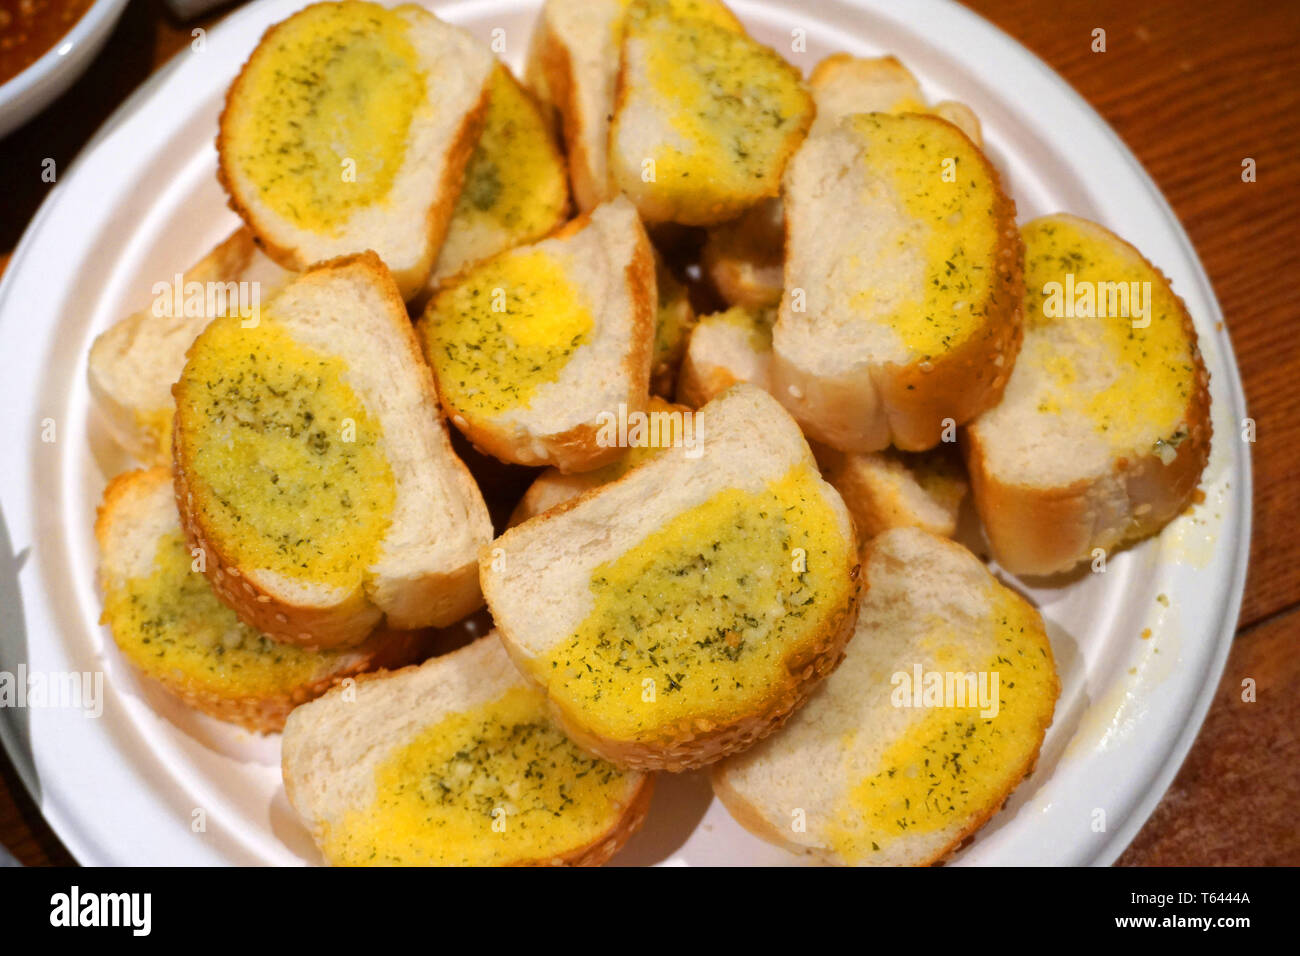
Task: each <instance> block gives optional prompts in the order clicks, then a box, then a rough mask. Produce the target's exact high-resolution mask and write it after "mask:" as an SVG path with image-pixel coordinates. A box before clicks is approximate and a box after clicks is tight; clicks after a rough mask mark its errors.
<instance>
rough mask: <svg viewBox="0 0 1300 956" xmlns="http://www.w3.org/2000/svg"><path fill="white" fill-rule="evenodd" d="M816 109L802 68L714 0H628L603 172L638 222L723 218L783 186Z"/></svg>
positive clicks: (714, 221)
mask: <svg viewBox="0 0 1300 956" xmlns="http://www.w3.org/2000/svg"><path fill="white" fill-rule="evenodd" d="M688 8H689V9H688ZM813 113H814V107H813V102H812V98H811V97H810V96H809V94H808V91H807V90H806V89H805V88H804V85H803V79H802V77H801V76H800V74H799V71H798V70H797V69H796V68H795V67H794V66H792V65H790V64H789V63H787V62H786V61H785V60H784V59H782V58H781V56H780V55H779V54H778V53H776V52H775V51H774V50H771V49H769V48H767V47H765V46H762V45H760V44H759V43H757V42H756V41H755V40H753V39H752V38H750V37H749V36H748V35H747V34H746V33H745V32H744V29H743V28H742V27H741V26H740V24H739V22H737V21H736V20H735V18H734V16H732V15H731V14H730V12H729V11H727V9H726V8H725V7H723V6H722V4H720V3H710V2H704V0H700V2H696V3H692V4H673V3H671V2H668V0H633V3H632V4H631V6H630V7H629V9H628V14H627V21H626V24H625V28H624V35H623V53H622V61H621V66H620V70H619V78H618V92H617V94H616V99H615V106H614V119H613V121H612V122H611V124H610V130H609V173H610V177H611V179H612V181H613V182H614V184H615V185H616V186H617V187H618V188H619V189H621V190H622V191H623V192H624V193H626V194H627V195H628V196H629V197H631V199H632V201H633V202H634V203H636V207H637V210H638V211H639V212H640V213H641V216H642V218H644V219H645V220H646V221H647V222H677V223H683V224H686V225H692V226H709V225H715V224H717V223H720V222H726V221H727V220H729V219H734V218H735V217H736V216H738V215H739V214H740V213H742V212H744V211H745V210H746V209H748V208H749V207H750V206H753V205H754V204H755V203H757V202H759V201H760V200H763V199H765V198H767V197H769V196H775V195H777V194H778V193H779V192H780V189H781V171H782V170H783V169H784V168H785V164H786V162H787V161H788V160H789V158H790V156H791V155H792V154H793V153H794V151H795V149H796V148H797V147H798V145H799V142H800V141H801V140H802V139H803V137H804V134H805V133H807V131H808V127H809V126H810V125H811V123H812V120H813Z"/></svg>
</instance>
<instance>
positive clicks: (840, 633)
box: [480, 495, 861, 773]
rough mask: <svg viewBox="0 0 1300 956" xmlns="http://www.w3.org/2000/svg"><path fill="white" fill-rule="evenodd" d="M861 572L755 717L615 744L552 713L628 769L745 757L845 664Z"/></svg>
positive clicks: (585, 743)
mask: <svg viewBox="0 0 1300 956" xmlns="http://www.w3.org/2000/svg"><path fill="white" fill-rule="evenodd" d="M584 497H585V495H580V496H578V497H577V498H573V499H570V500H569V501H566V502H564V503H563V504H560V505H557V506H556V507H555V508H553V509H551V510H550V511H548V512H547V518H550V517H554V516H556V515H559V514H563V513H564V512H566V511H568V510H569V509H570V508H572V507H574V506H576V505H577V504H578V503H579V502H580V501H581V500H582V499H583V498H584ZM542 520H546V518H543V519H542ZM480 560H481V561H482V560H490V552H486V551H485V557H483V558H481V559H480ZM860 573H861V566H860V565H858V564H855V565H854V566H853V568H852V569H851V570H850V571H849V572H848V574H849V580H850V584H851V588H850V594H849V600H848V601H847V603H846V604H845V605H844V606H843V607H841V608H838V609H837V610H836V611H835V612H834V613H833V615H832V616H831V617H830V618H829V620H828V621H827V622H826V626H825V627H824V628H823V629H822V630H821V632H819V633H818V634H816V635H814V636H812V637H811V638H810V639H809V641H808V643H807V644H805V646H803V647H800V648H798V649H796V650H795V651H793V652H792V653H791V654H790V655H789V656H788V657H787V658H786V662H785V663H786V678H785V680H784V681H782V682H781V684H780V685H779V686H777V687H774V688H773V689H772V691H771V693H770V694H769V695H768V697H767V698H766V699H765V700H764V701H763V702H762V704H760V705H759V706H758V707H757V708H756V709H755V710H754V711H753V712H752V713H749V714H745V715H743V716H741V717H738V718H736V719H735V720H730V721H726V722H723V723H716V724H715V723H712V722H710V721H707V720H704V719H700V718H696V719H689V720H683V721H681V722H679V723H677V724H672V725H667V726H663V727H659V728H656V729H655V730H654V732H653V735H650V736H647V737H643V738H642V739H640V740H635V741H630V740H615V739H612V738H608V737H604V736H602V735H600V734H597V733H595V732H593V731H591V730H588V729H587V728H586V727H584V726H583V725H582V723H581V721H580V720H579V719H577V718H576V717H574V716H572V715H570V714H569V713H567V712H566V711H565V710H564V709H563V708H562V707H561V706H560V705H559V704H557V703H556V702H555V701H554V700H553V699H551V698H550V697H549V696H548V698H547V701H548V704H549V706H550V711H551V714H552V716H553V717H554V718H555V720H556V721H557V722H558V723H559V725H560V726H561V727H563V728H564V732H565V733H566V734H568V736H569V737H570V738H572V739H573V741H574V742H575V743H576V744H578V745H579V746H580V747H582V748H584V749H585V750H589V751H591V752H592V753H594V754H596V755H597V756H599V757H603V758H604V759H605V760H608V761H609V762H610V763H612V764H614V765H615V766H618V767H622V768H624V769H627V770H643V771H653V770H667V771H670V772H673V773H678V772H680V771H683V770H694V769H696V768H698V767H705V766H708V765H709V764H711V763H715V762H717V761H718V760H721V759H722V758H723V757H726V756H729V755H730V754H734V753H740V752H741V751H742V750H746V749H747V748H749V747H750V746H752V745H753V744H755V743H756V742H758V741H759V740H762V739H763V738H764V737H766V736H768V735H769V734H771V733H773V732H775V731H776V730H779V729H780V728H781V726H782V725H783V724H784V723H785V722H786V721H787V720H788V719H789V718H790V715H791V714H793V713H794V712H795V711H796V710H798V709H799V708H800V707H801V706H802V705H803V703H804V702H805V701H806V700H807V699H808V696H809V695H810V694H811V693H812V692H813V690H814V689H815V688H816V686H817V684H818V683H819V682H820V681H822V680H823V679H824V678H825V677H827V676H828V675H829V674H830V673H831V672H832V671H833V670H835V668H836V667H838V666H839V663H840V661H841V660H843V659H844V647H845V645H846V644H847V643H848V641H849V639H850V638H851V637H852V636H853V630H854V627H855V625H856V624H857V619H858V600H859V597H860V594H861V589H860V584H859V577H860ZM497 631H498V632H499V633H500V635H501V640H502V643H503V644H504V645H505V648H506V651H507V652H508V653H509V654H510V656H511V658H512V659H513V660H514V661H515V663H516V664H517V665H518V666H519V669H520V670H521V671H523V673H525V674H529V675H531V671H530V670H529V669H528V667H527V657H526V655H524V654H523V652H522V651H521V650H520V649H519V646H518V644H517V643H516V641H515V640H514V638H513V637H512V635H511V634H510V632H509V630H508V629H507V627H506V626H505V625H504V624H503V623H502V622H500V621H498V622H497Z"/></svg>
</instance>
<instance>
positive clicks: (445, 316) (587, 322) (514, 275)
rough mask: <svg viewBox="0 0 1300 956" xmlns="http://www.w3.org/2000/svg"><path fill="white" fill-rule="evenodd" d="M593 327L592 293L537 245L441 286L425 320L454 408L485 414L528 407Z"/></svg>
mask: <svg viewBox="0 0 1300 956" xmlns="http://www.w3.org/2000/svg"><path fill="white" fill-rule="evenodd" d="M594 326H595V319H594V317H593V315H592V310H591V306H590V303H589V301H588V298H587V294H586V292H585V291H584V290H583V289H582V288H581V287H580V286H578V285H577V284H576V283H575V282H573V281H572V280H571V279H570V278H569V275H568V273H567V271H566V270H565V268H564V265H563V263H562V262H561V261H557V259H556V257H555V256H554V255H548V254H547V253H545V252H540V251H537V250H524V251H520V252H515V253H508V254H506V255H504V256H499V257H497V258H495V259H490V260H488V261H487V262H485V263H482V264H481V265H479V266H476V267H474V268H472V269H470V270H469V271H468V272H467V273H465V274H464V275H463V276H462V277H461V278H460V280H459V281H458V282H457V283H456V284H455V285H452V286H450V287H447V288H445V289H443V290H442V291H440V292H439V293H438V295H437V297H435V298H434V300H433V302H432V303H431V304H430V306H429V312H428V314H427V315H426V317H425V321H424V323H423V328H424V336H425V352H426V354H427V355H428V357H429V362H430V364H432V365H433V368H434V371H435V372H437V375H438V388H439V390H440V391H441V392H442V394H443V396H444V398H445V399H446V400H447V403H448V404H449V405H451V407H452V408H453V409H454V410H455V411H456V412H459V413H461V414H465V415H480V416H492V415H496V414H498V413H500V412H503V411H506V410H507V409H510V408H515V407H519V406H527V405H528V403H529V401H530V400H531V399H532V396H533V393H534V392H536V390H537V388H538V387H539V386H541V385H544V384H546V383H548V382H553V381H555V380H556V379H557V378H559V376H560V373H561V372H562V371H563V370H564V367H565V365H567V364H568V363H569V361H570V359H571V358H572V357H573V353H574V352H575V351H576V350H577V349H578V348H579V347H580V346H582V345H583V343H585V342H586V341H587V340H588V339H589V337H590V336H591V333H592V329H593V328H594Z"/></svg>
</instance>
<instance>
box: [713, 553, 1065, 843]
mask: <svg viewBox="0 0 1300 956" xmlns="http://www.w3.org/2000/svg"><path fill="white" fill-rule="evenodd" d="M863 571H864V573H865V578H866V591H865V593H864V595H863V598H862V610H861V612H860V614H859V616H858V624H857V633H856V635H855V637H854V639H853V640H852V641H850V642H849V646H848V651H847V653H846V654H845V657H844V663H843V664H842V665H841V666H840V668H839V670H837V671H836V672H835V673H834V674H832V675H831V676H830V677H829V678H828V679H827V681H826V684H825V686H824V687H823V688H822V689H821V690H820V691H819V692H818V693H817V694H816V695H815V696H814V697H813V699H812V700H810V701H809V702H808V705H807V706H806V707H804V708H803V709H802V710H801V711H799V712H798V713H797V714H795V715H794V718H793V719H791V721H790V722H789V724H787V725H786V727H785V729H784V730H783V731H782V732H781V733H779V734H776V735H774V736H772V737H770V738H769V739H767V740H765V741H763V742H762V743H760V744H759V745H758V746H756V747H754V748H753V749H752V750H749V751H747V752H745V753H743V754H741V755H740V756H738V757H732V758H730V759H728V760H725V761H723V762H722V763H720V764H718V765H717V766H716V767H714V770H713V790H714V793H716V794H717V796H718V798H719V799H720V800H721V801H722V802H723V804H724V805H725V806H726V807H727V809H728V810H729V811H730V812H731V815H732V816H733V817H735V819H736V821H737V822H738V823H740V824H741V825H742V826H744V827H745V828H746V829H748V830H749V831H750V832H752V833H754V834H755V835H757V836H759V837H762V838H763V839H764V840H768V841H770V842H772V843H776V844H778V845H780V846H784V847H787V848H788V849H791V850H794V851H796V852H803V853H809V854H813V855H815V856H816V857H817V858H818V859H820V860H822V861H824V862H828V863H837V864H849V865H867V866H871V865H883V866H888V865H894V866H907V865H925V864H930V863H935V862H937V861H939V860H942V859H943V858H944V857H945V856H947V855H948V854H949V853H951V852H952V851H953V850H954V849H955V848H956V847H957V846H958V845H959V844H960V843H961V841H962V840H963V839H964V838H965V837H966V836H968V835H969V834H971V833H974V832H975V831H976V830H977V829H979V828H980V827H981V826H982V825H983V824H984V822H985V821H986V820H988V819H989V817H991V816H992V815H993V814H994V813H996V812H997V810H998V808H999V807H1001V806H1002V804H1003V802H1004V801H1005V800H1006V798H1007V795H1008V794H1009V793H1011V791H1012V790H1014V789H1015V787H1016V785H1017V784H1019V783H1020V781H1021V780H1022V779H1023V778H1024V777H1025V776H1026V775H1027V774H1028V773H1029V772H1030V771H1031V770H1032V769H1033V767H1034V763H1035V761H1036V760H1037V758H1038V751H1039V747H1040V746H1041V744H1042V741H1043V735H1044V733H1045V732H1046V730H1047V727H1048V725H1049V724H1050V723H1051V722H1052V714H1053V711H1054V709H1055V706H1056V698H1057V694H1058V692H1059V683H1058V681H1057V677H1056V668H1055V663H1054V661H1053V658H1052V648H1051V645H1050V644H1049V643H1048V640H1047V635H1046V633H1045V631H1044V629H1043V620H1042V618H1041V617H1039V614H1038V612H1037V611H1036V610H1035V609H1034V608H1033V607H1032V606H1031V605H1030V604H1028V603H1027V602H1026V601H1025V600H1024V599H1023V598H1021V597H1020V596H1019V595H1018V594H1016V593H1015V592H1014V591H1011V590H1010V589H1009V588H1006V587H1004V586H1003V585H1001V584H999V583H998V581H997V579H996V578H994V577H993V575H991V574H989V572H988V570H987V569H986V568H985V567H984V565H983V564H981V563H980V562H979V560H978V559H977V558H975V556H974V555H972V554H971V553H970V552H968V551H966V550H965V549H964V548H962V547H961V546H960V545H958V544H954V543H953V542H951V541H948V540H946V539H944V538H939V537H936V536H934V535H931V534H929V533H927V532H925V531H921V530H919V529H917V528H896V529H893V530H891V531H887V532H885V533H884V534H882V535H880V536H879V537H878V538H876V539H875V540H874V541H873V542H872V543H871V544H870V545H868V546H867V548H866V551H865V553H864V554H863ZM995 673H996V674H997V675H998V676H997V682H996V684H995V683H994V677H993V674H995ZM972 679H973V680H972ZM936 680H937V681H938V682H939V683H938V687H937V693H936V687H935V681H936ZM945 692H949V693H951V697H949V696H945ZM959 694H960V696H958V695H959ZM968 701H969V702H970V704H971V705H970V706H963V705H965V704H966V702H968ZM801 822H802V823H803V826H802V827H798V826H797V825H798V824H799V823H801Z"/></svg>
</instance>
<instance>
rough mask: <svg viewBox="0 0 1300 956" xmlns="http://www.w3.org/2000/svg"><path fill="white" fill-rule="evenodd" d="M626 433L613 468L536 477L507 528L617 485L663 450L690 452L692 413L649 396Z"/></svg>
mask: <svg viewBox="0 0 1300 956" xmlns="http://www.w3.org/2000/svg"><path fill="white" fill-rule="evenodd" d="M627 431H628V434H627V445H628V449H627V454H625V455H624V456H623V457H622V458H620V459H619V460H618V461H616V462H613V463H612V464H609V465H605V466H604V467H603V468H597V469H596V470H595V471H584V472H582V473H581V474H576V475H566V474H565V473H564V472H562V471H560V469H558V468H547V469H546V470H545V471H543V472H542V473H541V474H540V475H538V476H537V478H536V479H534V481H533V483H532V484H531V485H529V486H528V490H527V491H525V492H524V496H523V497H522V498H520V499H519V503H518V504H517V505H515V510H514V512H513V513H512V514H511V515H510V525H509V526H510V527H512V528H513V527H514V526H515V525H517V524H520V523H522V522H524V521H527V520H528V519H529V518H535V517H536V516H537V515H539V514H541V513H542V512H544V511H550V510H551V509H552V508H554V507H555V506H556V505H559V504H563V503H564V502H566V501H568V500H569V499H570V498H576V497H578V495H581V494H584V493H586V492H588V491H590V490H591V489H592V488H599V487H600V486H601V485H607V484H609V483H610V482H611V481H616V480H617V479H619V478H622V477H623V476H624V475H626V474H627V473H628V472H629V471H630V470H632V469H633V468H635V467H636V466H637V465H640V464H642V463H644V462H646V461H649V460H650V459H651V458H652V457H654V456H655V455H657V454H659V453H660V452H661V451H664V450H665V449H668V448H672V447H674V446H682V447H686V448H691V447H693V445H692V443H693V442H694V441H695V425H694V419H693V418H692V414H691V410H690V409H689V408H686V407H684V406H682V405H674V404H672V403H671V402H665V401H664V400H663V399H662V398H659V397H657V396H655V395H651V396H650V401H649V402H648V403H647V404H646V410H645V413H644V418H639V419H633V420H631V421H629V422H628V429H627Z"/></svg>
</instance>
